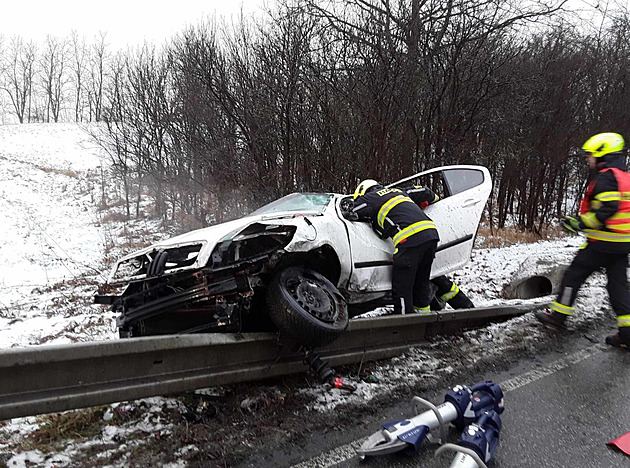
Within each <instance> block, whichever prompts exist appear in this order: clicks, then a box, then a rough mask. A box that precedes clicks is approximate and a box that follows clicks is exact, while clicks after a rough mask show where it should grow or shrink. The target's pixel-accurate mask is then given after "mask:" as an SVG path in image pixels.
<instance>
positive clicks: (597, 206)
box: [591, 200, 602, 210]
mask: <svg viewBox="0 0 630 468" xmlns="http://www.w3.org/2000/svg"><path fill="white" fill-rule="evenodd" d="M601 207H602V202H600V201H597V200H592V201H591V208H593V209H594V210H599V209H600V208H601Z"/></svg>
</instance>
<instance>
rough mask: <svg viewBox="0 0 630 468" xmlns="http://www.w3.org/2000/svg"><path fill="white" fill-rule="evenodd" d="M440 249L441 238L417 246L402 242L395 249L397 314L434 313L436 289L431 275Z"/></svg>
mask: <svg viewBox="0 0 630 468" xmlns="http://www.w3.org/2000/svg"><path fill="white" fill-rule="evenodd" d="M436 248H437V240H431V241H428V242H424V243H422V244H420V245H416V246H413V247H406V246H404V244H402V245H401V244H399V247H398V248H397V249H396V251H395V252H394V266H393V268H392V298H393V300H394V313H396V314H410V313H413V312H414V311H418V312H430V310H429V303H430V302H431V299H432V297H431V296H432V293H433V291H432V288H431V285H430V284H429V278H430V275H431V265H432V264H433V258H435V249H436ZM414 306H415V308H414Z"/></svg>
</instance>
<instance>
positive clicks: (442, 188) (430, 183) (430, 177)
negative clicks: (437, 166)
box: [397, 171, 448, 199]
mask: <svg viewBox="0 0 630 468" xmlns="http://www.w3.org/2000/svg"><path fill="white" fill-rule="evenodd" d="M413 185H421V186H422V187H429V188H430V189H431V190H433V192H434V193H435V194H437V195H438V196H439V197H440V199H443V198H446V197H447V196H448V195H447V194H448V191H447V186H446V184H445V182H444V179H443V178H442V172H441V171H437V172H431V173H430V174H423V175H421V176H418V177H416V178H414V179H413V180H409V181H407V182H405V183H404V184H400V185H397V187H399V188H408V187H411V186H413Z"/></svg>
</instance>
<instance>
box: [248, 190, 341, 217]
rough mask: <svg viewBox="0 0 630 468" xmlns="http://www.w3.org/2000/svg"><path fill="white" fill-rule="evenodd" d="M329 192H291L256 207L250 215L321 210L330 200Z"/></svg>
mask: <svg viewBox="0 0 630 468" xmlns="http://www.w3.org/2000/svg"><path fill="white" fill-rule="evenodd" d="M331 198H332V195H331V194H329V193H292V194H291V195H287V196H286V197H282V198H279V199H278V200H276V201H272V202H271V203H269V204H267V205H265V206H262V207H261V208H258V209H257V210H256V211H254V212H253V213H252V215H262V214H269V213H280V212H282V211H295V212H300V211H318V212H320V213H321V212H322V211H324V209H326V206H327V205H328V203H329V202H330V199H331Z"/></svg>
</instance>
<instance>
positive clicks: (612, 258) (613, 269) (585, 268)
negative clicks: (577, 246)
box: [550, 243, 630, 317]
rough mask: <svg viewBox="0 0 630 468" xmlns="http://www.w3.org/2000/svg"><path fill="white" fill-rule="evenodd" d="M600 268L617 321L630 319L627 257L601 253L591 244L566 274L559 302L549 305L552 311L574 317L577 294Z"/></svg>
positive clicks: (620, 254)
mask: <svg viewBox="0 0 630 468" xmlns="http://www.w3.org/2000/svg"><path fill="white" fill-rule="evenodd" d="M600 268H604V269H605V270H606V276H607V278H608V284H607V285H606V288H607V289H608V295H609V297H610V305H611V306H612V308H613V310H614V311H615V313H616V314H617V316H618V317H620V316H627V315H630V291H628V279H627V276H626V270H627V269H628V254H627V253H617V252H606V251H602V249H601V248H600V247H598V246H594V245H593V244H592V243H588V244H587V246H586V247H585V248H583V249H581V250H579V251H578V253H577V255H576V256H575V258H574V259H573V262H572V263H571V265H570V266H569V268H568V269H567V271H566V272H565V273H564V276H563V278H562V282H561V284H560V292H559V294H558V297H557V299H556V302H554V303H551V304H550V308H551V309H553V310H555V311H557V312H560V313H564V314H566V315H571V314H572V313H573V303H574V302H575V298H576V296H577V293H578V290H579V289H580V287H581V286H582V285H583V284H584V281H586V279H587V278H588V277H589V276H590V275H591V274H592V273H593V272H595V271H596V270H599V269H600Z"/></svg>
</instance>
